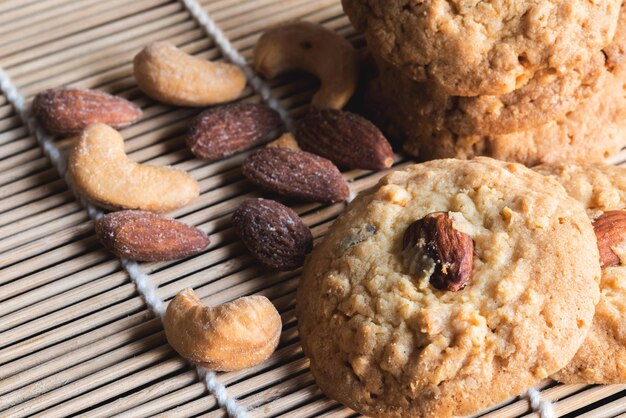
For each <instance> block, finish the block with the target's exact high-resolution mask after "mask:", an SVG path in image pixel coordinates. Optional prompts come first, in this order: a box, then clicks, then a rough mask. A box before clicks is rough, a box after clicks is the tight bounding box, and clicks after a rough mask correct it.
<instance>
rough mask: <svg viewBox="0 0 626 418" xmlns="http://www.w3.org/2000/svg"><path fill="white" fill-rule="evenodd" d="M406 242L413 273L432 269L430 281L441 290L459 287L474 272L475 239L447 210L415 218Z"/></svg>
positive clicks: (406, 234)
mask: <svg viewBox="0 0 626 418" xmlns="http://www.w3.org/2000/svg"><path fill="white" fill-rule="evenodd" d="M403 244H404V253H405V254H407V258H408V259H409V264H410V266H411V268H410V270H411V273H413V274H418V275H420V276H421V275H422V274H423V273H428V276H430V279H429V281H430V283H431V284H432V285H433V286H434V287H435V288H437V289H439V290H450V291H452V292H456V291H459V290H461V289H462V288H463V287H464V286H465V284H466V283H467V281H468V280H469V279H470V276H471V275H472V266H473V264H474V241H473V240H472V238H471V237H470V236H469V235H467V234H464V233H463V232H460V231H457V230H456V229H454V225H453V223H452V218H450V216H449V215H448V214H447V213H445V212H435V213H431V214H428V215H426V216H425V217H423V218H422V219H419V220H417V221H415V222H413V223H412V224H411V225H410V226H409V227H408V228H407V230H406V232H405V233H404V243H403ZM424 267H425V268H424ZM419 270H422V271H419ZM424 270H426V271H424Z"/></svg>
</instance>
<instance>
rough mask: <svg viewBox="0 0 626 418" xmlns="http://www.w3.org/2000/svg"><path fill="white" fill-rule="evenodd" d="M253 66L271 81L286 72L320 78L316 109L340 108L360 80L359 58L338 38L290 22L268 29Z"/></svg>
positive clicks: (312, 26)
mask: <svg viewBox="0 0 626 418" xmlns="http://www.w3.org/2000/svg"><path fill="white" fill-rule="evenodd" d="M254 67H255V69H256V70H257V71H258V72H259V73H261V74H262V75H263V76H264V77H265V78H268V79H272V78H274V77H276V76H278V75H281V74H283V73H286V72H288V71H294V70H299V71H306V72H310V73H312V74H313V75H315V76H316V77H317V78H319V80H320V82H321V88H320V90H319V91H318V92H317V93H316V94H315V96H313V102H312V104H313V106H315V107H317V108H333V109H341V108H343V107H344V106H345V105H346V103H348V100H350V98H351V97H352V95H353V94H354V91H355V90H356V88H357V84H358V79H359V57H358V54H357V52H356V51H355V50H354V48H353V47H352V45H351V44H350V43H349V42H348V41H346V40H345V39H344V38H343V37H341V36H340V35H337V34H336V33H335V32H332V31H330V30H328V29H326V28H324V27H323V26H320V25H316V24H314V23H309V22H290V23H286V24H282V25H279V26H276V27H274V28H271V29H269V30H267V31H266V32H265V33H264V34H263V36H261V38H260V39H259V42H258V43H257V45H256V48H255V51H254Z"/></svg>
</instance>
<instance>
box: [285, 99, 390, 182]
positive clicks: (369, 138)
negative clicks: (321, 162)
mask: <svg viewBox="0 0 626 418" xmlns="http://www.w3.org/2000/svg"><path fill="white" fill-rule="evenodd" d="M296 138H297V140H298V144H300V147H301V148H302V149H303V150H305V151H309V152H312V153H314V154H317V155H321V156H322V157H324V158H328V159H329V160H331V161H332V162H334V163H335V164H337V165H338V166H340V167H348V168H362V169H366V170H383V169H385V168H389V167H391V166H392V164H393V150H392V149H391V145H389V142H388V141H387V139H386V138H385V136H384V135H383V134H382V133H381V132H380V130H379V129H378V128H377V127H376V126H374V124H373V123H371V122H370V121H368V120H367V119H365V118H363V117H361V116H359V115H356V114H354V113H350V112H345V111H342V110H335V109H322V110H311V111H310V112H309V113H308V114H307V115H306V116H305V117H304V118H303V119H302V120H301V121H300V123H299V124H298V128H297V131H296Z"/></svg>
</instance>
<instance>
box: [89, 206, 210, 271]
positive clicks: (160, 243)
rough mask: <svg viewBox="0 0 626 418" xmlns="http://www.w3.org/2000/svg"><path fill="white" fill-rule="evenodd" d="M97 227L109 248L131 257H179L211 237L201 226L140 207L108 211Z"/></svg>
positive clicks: (198, 249) (198, 248)
mask: <svg viewBox="0 0 626 418" xmlns="http://www.w3.org/2000/svg"><path fill="white" fill-rule="evenodd" d="M95 229H96V236H97V237H98V239H99V240H100V242H101V243H102V245H104V247H105V248H106V249H107V250H109V251H110V252H112V253H113V254H115V255H116V256H118V257H121V258H126V259H129V260H137V261H169V260H178V259H180V258H185V257H190V256H192V255H195V254H198V253H199V252H201V251H202V250H204V249H205V248H206V247H207V245H209V237H207V235H206V234H205V233H204V232H202V231H201V230H199V229H198V228H195V227H193V226H189V225H186V224H184V223H182V222H179V221H175V220H173V219H168V218H165V217H163V216H160V215H156V214H154V213H150V212H143V211H138V210H125V211H121V212H113V213H109V214H107V215H105V216H103V217H102V218H100V219H98V220H97V221H96V225H95Z"/></svg>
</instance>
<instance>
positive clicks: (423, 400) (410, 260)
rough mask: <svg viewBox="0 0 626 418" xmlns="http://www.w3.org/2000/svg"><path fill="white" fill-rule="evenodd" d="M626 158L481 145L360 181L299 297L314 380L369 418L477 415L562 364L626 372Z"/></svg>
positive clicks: (592, 373) (572, 372) (625, 375)
mask: <svg viewBox="0 0 626 418" xmlns="http://www.w3.org/2000/svg"><path fill="white" fill-rule="evenodd" d="M625 209H626V170H625V169H624V168H620V167H613V166H607V165H591V164H587V165H548V164H544V165H541V166H539V167H536V168H535V170H531V169H529V168H527V167H524V166H522V165H520V164H512V163H507V162H501V161H496V160H493V159H490V158H484V157H479V158H475V159H473V160H470V161H464V160H454V159H445V160H437V161H430V162H427V163H423V164H417V165H412V166H409V167H406V168H404V169H403V170H399V171H395V172H393V173H391V174H389V175H387V176H385V177H384V178H383V179H381V181H380V182H379V183H378V185H377V186H375V187H373V188H371V189H369V190H368V191H366V192H364V193H361V194H360V195H359V196H358V197H357V198H356V199H355V200H354V201H353V202H352V203H351V204H350V205H349V206H348V208H347V209H346V211H345V212H344V213H343V214H342V215H341V216H340V217H339V219H338V220H337V221H336V223H335V224H334V225H333V227H332V228H331V229H330V230H329V232H328V234H327V235H326V236H325V237H324V240H323V241H322V242H321V243H320V244H319V245H318V246H317V247H316V248H315V250H314V251H313V253H312V254H311V256H310V257H309V258H308V259H307V262H306V264H305V267H304V270H303V275H302V280H301V282H300V286H299V289H298V294H297V300H296V302H297V303H296V315H297V317H298V327H299V332H300V337H301V340H302V345H303V349H304V352H305V353H306V355H307V356H308V357H309V358H310V360H311V371H312V373H313V375H314V376H315V379H316V382H317V384H318V385H319V387H320V388H321V389H322V390H323V391H324V392H325V393H326V394H327V395H329V396H331V397H332V398H334V399H337V400H339V401H341V402H342V403H344V404H346V405H348V406H350V407H351V408H353V409H355V410H357V411H359V412H361V413H363V414H365V415H367V416H372V417H390V418H391V417H409V416H410V417H423V418H446V417H451V416H465V415H471V414H475V413H478V412H480V411H482V410H484V409H485V408H489V407H492V406H493V405H495V404H497V403H499V402H502V401H505V400H506V399H509V398H511V397H513V396H516V395H520V394H522V393H524V392H525V391H527V390H528V389H530V388H531V387H534V386H535V385H537V384H538V383H539V382H540V381H541V380H542V379H544V378H547V377H551V378H554V379H556V380H558V381H561V382H565V383H599V384H612V383H624V382H626V321H625V318H626V267H625V265H626V210H625Z"/></svg>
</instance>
